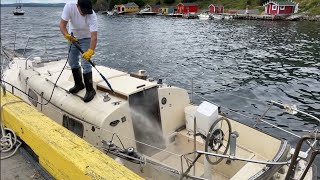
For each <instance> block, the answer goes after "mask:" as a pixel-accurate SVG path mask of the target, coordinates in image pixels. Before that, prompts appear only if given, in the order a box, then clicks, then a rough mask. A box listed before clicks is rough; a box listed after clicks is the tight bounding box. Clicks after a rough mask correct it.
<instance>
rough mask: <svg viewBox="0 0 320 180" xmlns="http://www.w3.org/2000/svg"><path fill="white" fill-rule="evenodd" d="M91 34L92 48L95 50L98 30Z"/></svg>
mask: <svg viewBox="0 0 320 180" xmlns="http://www.w3.org/2000/svg"><path fill="white" fill-rule="evenodd" d="M90 34H91V42H90V49H92V50H95V49H96V47H97V39H98V37H97V36H98V32H97V31H93V32H91V33H90Z"/></svg>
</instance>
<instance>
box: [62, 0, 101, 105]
mask: <svg viewBox="0 0 320 180" xmlns="http://www.w3.org/2000/svg"><path fill="white" fill-rule="evenodd" d="M68 22H69V32H68V31H67V24H68ZM60 31H61V32H62V34H63V35H64V37H65V38H66V39H67V40H68V41H69V43H73V42H77V41H78V43H79V44H80V47H81V49H82V50H83V51H85V53H83V54H82V58H83V59H82V60H81V65H82V68H83V79H84V84H83V82H82V73H81V67H80V64H79V55H80V51H79V50H78V49H77V48H76V47H75V46H74V45H72V46H71V51H70V58H69V65H70V67H71V70H72V75H73V79H74V83H75V85H74V87H72V88H71V89H69V92H70V93H72V94H76V93H78V92H79V91H80V90H82V89H84V88H86V94H85V96H84V97H83V101H84V102H89V101H91V100H92V99H93V98H94V96H95V95H96V91H95V90H94V88H93V82H92V67H91V64H90V63H89V60H90V59H91V57H92V55H93V54H94V50H95V48H96V45H97V32H98V25H97V16H96V14H95V12H94V11H93V10H92V4H91V0H78V3H77V4H75V3H67V4H66V5H65V6H64V9H63V12H62V16H61V21H60ZM71 33H73V36H72V35H70V34H71Z"/></svg>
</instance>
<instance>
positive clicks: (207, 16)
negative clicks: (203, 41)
mask: <svg viewBox="0 0 320 180" xmlns="http://www.w3.org/2000/svg"><path fill="white" fill-rule="evenodd" d="M198 18H199V19H200V20H209V18H210V16H209V14H205V13H201V14H199V15H198Z"/></svg>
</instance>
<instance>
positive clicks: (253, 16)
mask: <svg viewBox="0 0 320 180" xmlns="http://www.w3.org/2000/svg"><path fill="white" fill-rule="evenodd" d="M231 16H232V17H233V19H244V20H270V21H275V20H284V19H285V17H283V16H275V15H258V14H233V15H231Z"/></svg>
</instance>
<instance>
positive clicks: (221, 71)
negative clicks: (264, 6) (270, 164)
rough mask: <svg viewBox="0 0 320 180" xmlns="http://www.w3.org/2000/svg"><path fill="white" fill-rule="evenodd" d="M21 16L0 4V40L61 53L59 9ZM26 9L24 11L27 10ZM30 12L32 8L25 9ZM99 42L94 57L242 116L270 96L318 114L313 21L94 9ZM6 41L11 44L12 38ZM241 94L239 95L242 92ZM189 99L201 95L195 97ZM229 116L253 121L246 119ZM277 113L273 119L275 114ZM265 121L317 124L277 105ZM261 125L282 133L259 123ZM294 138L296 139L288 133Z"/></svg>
mask: <svg viewBox="0 0 320 180" xmlns="http://www.w3.org/2000/svg"><path fill="white" fill-rule="evenodd" d="M25 9H26V12H27V13H26V14H25V16H22V17H16V16H12V15H11V13H8V12H11V9H10V8H1V12H2V13H1V38H2V41H3V43H4V44H6V45H8V46H10V47H13V44H12V43H11V42H10V41H12V39H14V34H13V33H12V32H11V31H15V32H18V34H17V36H18V38H17V43H18V44H17V45H16V48H17V49H24V45H25V43H26V41H27V38H26V36H29V37H30V39H29V46H28V49H27V52H26V53H27V56H29V55H42V54H43V50H44V49H45V47H46V48H47V51H48V53H49V54H50V55H51V56H56V57H57V56H59V57H66V55H67V48H68V45H67V43H66V42H65V40H64V38H63V37H62V35H61V34H60V32H59V27H58V23H59V21H60V15H61V11H62V8H27V7H26V8H25ZM28 12H29V13H28ZM31 12H32V13H31ZM98 21H99V29H100V31H99V34H98V36H99V42H98V48H97V50H96V55H95V56H94V60H95V61H96V63H97V64H103V65H106V66H110V67H113V68H117V69H120V70H125V71H129V72H131V71H138V70H139V69H145V70H147V72H148V73H149V75H150V76H151V77H154V78H155V79H158V78H162V79H163V80H164V82H166V83H169V84H173V85H176V86H179V87H183V88H186V89H188V90H191V79H192V77H193V79H194V90H195V92H196V93H198V94H200V95H202V96H203V97H205V98H208V99H210V100H211V101H214V102H216V103H218V104H221V105H222V106H224V107H228V108H231V109H233V110H235V111H237V112H239V113H242V114H245V115H247V116H253V117H255V116H259V115H261V114H262V113H263V111H264V110H265V108H266V106H267V103H266V102H267V101H268V100H276V101H280V102H284V103H288V102H289V103H295V104H297V105H298V107H299V108H301V109H302V110H305V111H308V112H310V113H311V114H313V115H315V116H318V117H319V116H320V111H319V109H320V83H319V77H320V71H319V70H320V58H319V57H320V46H319V43H320V30H319V25H320V24H319V23H317V22H274V21H237V20H229V21H227V20H226V21H199V20H186V19H177V18H163V17H144V18H141V17H134V16H118V17H109V16H104V15H98ZM10 43H11V44H10ZM243 97H245V98H243ZM194 100H195V102H196V103H199V102H200V101H201V100H202V99H201V98H200V97H198V96H195V99H194ZM228 113H229V114H230V116H233V117H237V118H240V119H241V121H243V122H245V123H248V124H253V123H254V122H253V121H252V120H251V119H248V118H245V117H243V116H239V115H237V114H235V113H230V112H228ZM276 116H277V118H276ZM266 119H267V120H268V121H273V122H274V123H276V124H278V125H279V126H281V127H284V128H285V129H291V130H295V131H297V132H300V131H301V130H302V129H309V130H311V129H314V127H316V126H317V125H318V124H317V122H315V121H314V120H311V119H309V118H306V117H303V116H298V117H297V118H295V119H292V118H291V116H289V115H287V114H286V113H282V111H280V110H279V109H277V108H274V109H272V110H271V112H270V113H268V114H267V116H266ZM261 128H265V129H267V131H269V132H271V133H274V134H276V135H277V136H279V137H282V136H283V137H287V135H286V134H282V133H281V132H278V131H276V130H274V129H273V128H271V129H270V128H268V127H267V126H264V125H261ZM289 140H292V141H294V139H289Z"/></svg>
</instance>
